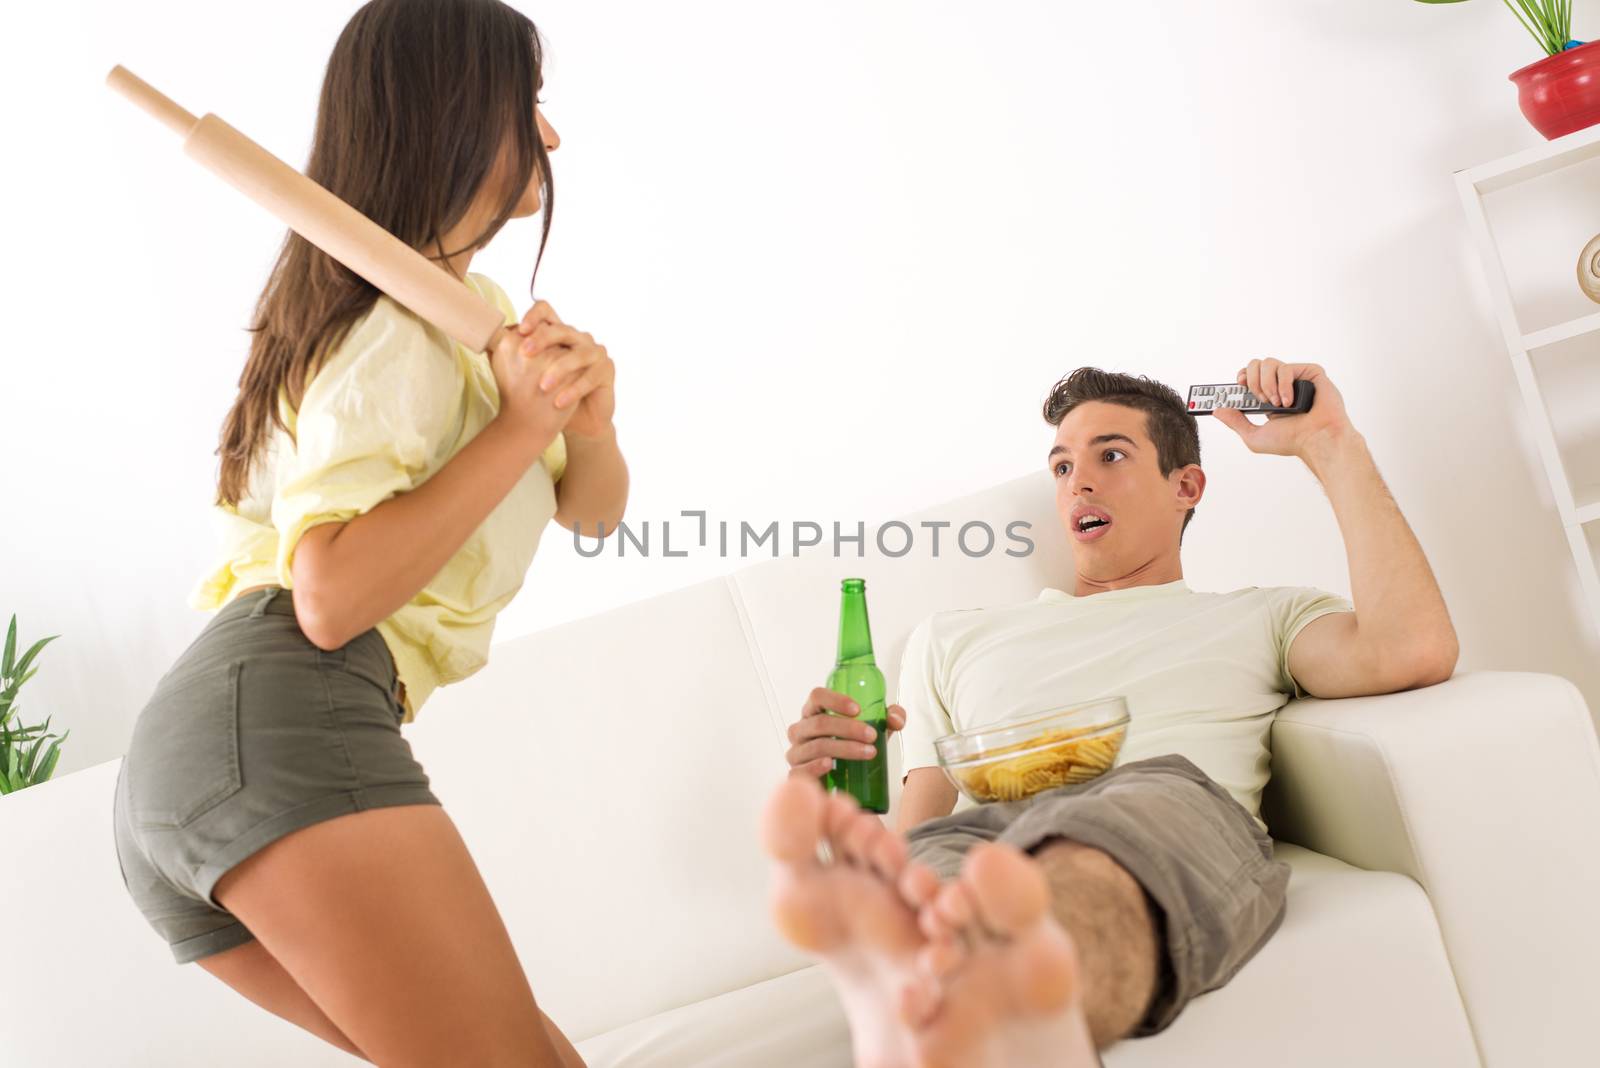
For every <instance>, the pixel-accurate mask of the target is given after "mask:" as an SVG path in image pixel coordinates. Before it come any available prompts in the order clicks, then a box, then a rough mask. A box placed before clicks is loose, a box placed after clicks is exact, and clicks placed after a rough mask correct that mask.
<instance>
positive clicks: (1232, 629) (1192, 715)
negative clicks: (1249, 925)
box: [897, 579, 1355, 827]
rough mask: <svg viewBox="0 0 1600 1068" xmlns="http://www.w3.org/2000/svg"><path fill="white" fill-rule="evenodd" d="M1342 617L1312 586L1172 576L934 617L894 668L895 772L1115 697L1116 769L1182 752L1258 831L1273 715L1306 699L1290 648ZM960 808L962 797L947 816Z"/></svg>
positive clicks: (1333, 599) (1340, 604)
mask: <svg viewBox="0 0 1600 1068" xmlns="http://www.w3.org/2000/svg"><path fill="white" fill-rule="evenodd" d="M1353 611H1355V605H1353V604H1352V603H1351V602H1350V601H1349V600H1347V599H1346V598H1343V597H1340V596H1338V595H1336V594H1332V593H1328V592H1327V591H1325V590H1319V589H1316V588H1314V587H1311V586H1269V587H1266V588H1260V587H1255V586H1251V587H1248V588H1246V589H1242V590H1235V591H1233V592H1232V593H1199V592H1196V591H1194V590H1191V589H1190V588H1189V586H1188V584H1187V583H1185V582H1184V580H1183V579H1177V580H1176V581H1173V582H1168V583H1164V584H1161V585H1156V586H1130V587H1127V588H1126V589H1120V590H1105V591H1103V592H1100V593H1093V594H1089V595H1087V596H1083V597H1076V596H1074V595H1072V594H1070V593H1067V592H1065V591H1063V590H1057V589H1048V588H1047V589H1045V590H1044V591H1042V592H1041V593H1040V594H1039V596H1038V597H1037V598H1035V599H1034V600H1032V601H1024V602H1022V603H1021V604H1011V605H1002V606H999V607H995V608H982V609H958V610H956V611H952V612H939V613H937V614H935V615H933V616H931V617H930V618H928V619H926V620H924V621H923V622H922V623H920V624H918V626H917V628H916V629H915V630H914V631H912V632H911V637H910V638H909V639H907V641H906V651H905V656H904V659H903V660H902V661H901V666H900V689H899V693H898V695H897V700H898V702H899V703H900V705H901V707H903V708H904V709H905V710H906V726H905V730H904V731H902V732H901V733H900V735H899V738H900V744H901V755H902V757H903V758H904V763H903V764H902V767H903V768H904V769H905V770H906V771H908V772H909V771H911V770H912V769H913V768H922V767H938V766H939V758H938V754H937V751H936V750H935V749H934V746H933V740H934V739H935V738H937V737H939V736H940V735H944V734H950V733H953V732H954V731H959V730H970V729H971V728H973V727H977V726H982V725H984V724H990V723H995V722H998V721H1000V720H1003V719H1010V718H1012V717H1015V716H1022V715H1027V714H1030V713H1043V712H1046V711H1049V710H1050V709H1053V708H1061V707H1063V706H1065V705H1069V704H1077V703H1079V702H1082V701H1092V700H1097V699H1099V698H1101V697H1110V696H1113V695H1119V694H1120V695H1121V696H1123V697H1126V698H1127V701H1128V717H1129V719H1128V734H1127V737H1126V739H1125V740H1124V742H1123V743H1122V749H1121V750H1120V751H1119V752H1118V753H1117V759H1116V764H1118V765H1121V764H1127V763H1129V762H1131V761H1135V760H1143V759H1145V758H1146V757H1153V756H1160V755H1162V754H1165V753H1179V754H1182V755H1183V756H1186V757H1188V758H1189V759H1190V760H1192V761H1193V762H1194V763H1195V765H1196V766H1198V767H1199V768H1200V770H1201V771H1203V772H1205V773H1206V774H1207V775H1209V776H1210V777H1211V778H1212V779H1214V780H1215V781H1216V782H1217V783H1218V784H1219V785H1221V786H1222V787H1223V788H1224V789H1226V790H1227V791H1228V793H1229V794H1230V795H1232V797H1233V799H1234V800H1235V801H1237V802H1239V804H1241V805H1243V806H1244V807H1245V809H1246V810H1247V811H1248V812H1249V813H1250V814H1251V815H1252V816H1254V817H1255V818H1256V821H1257V822H1258V823H1260V821H1261V816H1260V811H1261V790H1262V788H1263V787H1265V786H1266V785H1267V777H1268V775H1269V774H1270V772H1271V766H1272V753H1271V750H1270V749H1269V747H1268V737H1267V734H1268V731H1269V730H1271V728H1272V719H1273V715H1274V714H1275V713H1276V712H1277V711H1278V709H1280V708H1282V707H1283V706H1284V705H1285V704H1287V703H1288V702H1289V700H1290V698H1291V697H1302V696H1305V691H1304V690H1303V689H1302V688H1301V686H1300V683H1299V681H1298V680H1297V679H1295V678H1294V676H1293V675H1291V674H1290V672H1289V646H1290V645H1292V644H1293V642H1294V640H1295V638H1296V637H1297V636H1298V635H1299V634H1300V631H1301V629H1302V628H1304V627H1305V625H1306V624H1307V623H1310V622H1311V621H1312V620H1313V619H1317V618H1319V617H1321V616H1325V615H1327V614H1328V613H1329V612H1353ZM971 807H972V804H971V802H970V801H968V800H967V798H966V796H965V795H963V796H962V798H961V803H960V804H959V805H958V806H957V811H961V810H963V809H967V808H971ZM1261 825H1262V826H1263V827H1265V826H1266V825H1265V824H1264V823H1263V824H1261Z"/></svg>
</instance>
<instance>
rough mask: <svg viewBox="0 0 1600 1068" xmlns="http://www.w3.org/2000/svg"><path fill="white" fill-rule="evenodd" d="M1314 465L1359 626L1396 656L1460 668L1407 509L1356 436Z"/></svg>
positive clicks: (1320, 445) (1328, 445)
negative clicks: (1339, 542)
mask: <svg viewBox="0 0 1600 1068" xmlns="http://www.w3.org/2000/svg"><path fill="white" fill-rule="evenodd" d="M1304 459H1305V462H1306V466H1307V467H1309V468H1311V471H1312V473H1313V474H1315V475H1316V476H1317V478H1318V479H1319V480H1320V481H1321V482H1322V486H1323V489H1324V490H1325V491H1326V492H1327V494H1328V500H1329V501H1330V502H1331V503H1332V505H1333V513H1334V515H1335V517H1337V519H1338V521H1339V530H1340V531H1341V532H1342V533H1343V535H1344V544H1345V552H1346V554H1347V555H1348V556H1349V563H1350V586H1351V594H1352V597H1351V600H1352V601H1354V603H1355V608H1356V626H1357V628H1358V630H1359V632H1360V633H1361V634H1362V635H1363V636H1364V637H1365V638H1367V639H1369V640H1370V641H1372V643H1373V648H1375V649H1378V650H1381V651H1383V652H1385V653H1388V654H1390V655H1394V654H1396V653H1399V654H1402V655H1406V656H1410V657H1435V658H1438V659H1439V660H1440V661H1442V662H1444V663H1447V664H1451V665H1453V664H1454V663H1455V660H1456V655H1457V653H1458V651H1459V645H1458V642H1457V639H1456V631H1455V627H1454V625H1452V624H1451V622H1450V612H1449V610H1448V609H1447V608H1446V607H1445V603H1444V595H1443V594H1442V593H1441V592H1440V591H1439V584H1438V582H1437V581H1435V579H1434V577H1433V569H1432V568H1431V567H1429V566H1428V558H1427V556H1426V555H1425V554H1424V553H1423V551H1422V546H1421V545H1420V544H1419V543H1418V542H1417V539H1416V536H1415V535H1414V534H1412V532H1411V527H1410V525H1409V524H1408V523H1407V522H1406V520H1405V516H1403V515H1401V514H1400V506H1399V505H1398V504H1396V503H1395V500H1394V498H1393V497H1392V496H1390V494H1389V489H1388V487H1387V486H1385V485H1384V482H1383V476H1382V475H1380V474H1379V473H1378V466H1377V464H1376V463H1375V462H1374V461H1373V459H1372V454H1371V453H1370V452H1369V451H1367V442H1366V438H1364V437H1362V436H1361V434H1359V433H1357V432H1356V431H1354V430H1347V431H1345V432H1343V433H1340V434H1331V435H1329V436H1328V437H1326V438H1320V439H1318V440H1317V442H1316V443H1315V444H1314V445H1313V446H1309V447H1308V448H1307V450H1306V453H1305V455H1304Z"/></svg>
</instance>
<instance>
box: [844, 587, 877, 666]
mask: <svg viewBox="0 0 1600 1068" xmlns="http://www.w3.org/2000/svg"><path fill="white" fill-rule="evenodd" d="M839 663H840V664H872V663H875V661H874V660H873V659H872V628H871V627H870V626H868V624H867V594H866V591H865V590H846V591H845V592H844V593H843V594H841V599H840V602H839Z"/></svg>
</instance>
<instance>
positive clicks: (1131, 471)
mask: <svg viewBox="0 0 1600 1068" xmlns="http://www.w3.org/2000/svg"><path fill="white" fill-rule="evenodd" d="M1044 418H1045V422H1047V423H1049V424H1051V425H1052V426H1054V427H1055V428H1056V435H1055V441H1054V442H1053V443H1052V445H1051V448H1050V453H1049V466H1050V471H1051V474H1052V475H1053V477H1054V478H1055V483H1056V511H1057V512H1058V513H1059V514H1060V516H1061V522H1062V524H1063V525H1064V526H1065V527H1066V529H1067V537H1068V538H1070V539H1071V541H1072V545H1073V555H1074V559H1075V561H1076V565H1077V572H1078V587H1079V589H1078V595H1079V596H1083V595H1084V594H1085V593H1094V592H1097V591H1099V590H1106V589H1120V588H1122V587H1126V586H1142V585H1152V584H1159V583H1165V582H1172V581H1175V580H1176V579H1179V578H1182V577H1183V570H1182V566H1181V564H1180V563H1179V558H1178V550H1179V547H1180V546H1181V545H1182V544H1183V531H1184V529H1185V528H1187V527H1188V525H1189V520H1190V519H1192V518H1193V517H1194V509H1195V505H1196V504H1197V503H1198V502H1199V500H1200V497H1201V495H1202V494H1203V493H1204V492H1205V484H1206V476H1205V472H1203V471H1202V470H1201V469H1200V434H1199V430H1198V429H1197V427H1196V424H1195V418H1194V416H1192V415H1190V414H1189V411H1188V409H1187V408H1185V407H1184V404H1183V400H1182V398H1180V397H1179V396H1178V394H1177V393H1176V392H1174V391H1173V390H1172V389H1171V388H1170V387H1168V386H1164V385H1162V384H1161V383H1160V382H1154V381H1151V380H1150V379H1148V378H1145V377H1143V376H1140V377H1137V378H1135V377H1134V376H1132V375H1124V374H1115V373H1113V372H1110V371H1102V370H1100V369H1099V368H1095V367H1080V368H1079V369H1078V370H1076V371H1073V372H1072V373H1071V374H1069V375H1067V376H1066V377H1065V378H1063V379H1061V381H1059V382H1057V383H1056V384H1055V386H1054V387H1053V388H1052V389H1051V390H1050V396H1049V398H1048V399H1046V401H1045V403H1044ZM1085 515H1093V516H1095V517H1096V518H1099V519H1102V520H1109V523H1108V524H1107V525H1105V526H1102V527H1099V528H1097V529H1098V533H1096V532H1092V531H1091V532H1088V533H1085V532H1083V531H1081V530H1080V521H1081V520H1082V519H1083V517H1084V516H1085Z"/></svg>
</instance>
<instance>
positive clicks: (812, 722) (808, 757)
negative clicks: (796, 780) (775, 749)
mask: <svg viewBox="0 0 1600 1068" xmlns="http://www.w3.org/2000/svg"><path fill="white" fill-rule="evenodd" d="M886 711H887V712H888V714H889V726H888V729H887V730H885V731H884V735H883V737H884V740H885V741H887V740H888V738H889V736H890V735H891V734H893V733H894V732H895V731H897V730H899V729H901V728H902V727H904V726H905V725H906V710H905V709H903V708H901V707H900V706H899V705H890V706H889V707H888V708H887V709H886ZM829 712H837V713H839V715H841V716H858V715H860V714H861V706H860V705H858V704H856V702H854V701H852V700H851V699H850V698H848V697H846V696H845V695H844V694H842V693H839V692H838V691H837V690H830V689H828V688H827V687H826V686H818V687H817V688H816V689H814V690H812V691H811V696H809V697H807V698H806V703H805V706H804V707H803V708H801V709H800V718H799V719H797V720H795V721H794V722H793V723H791V724H789V751H788V753H786V754H784V756H785V759H787V760H788V761H789V775H790V777H796V776H800V777H806V778H812V779H818V778H821V777H822V776H824V775H826V774H827V773H828V772H829V771H831V770H833V762H834V760H835V759H842V760H870V759H872V757H873V756H874V755H875V754H876V751H875V750H874V749H873V747H872V740H873V739H874V738H876V737H877V736H878V732H877V731H875V730H873V729H872V727H871V725H869V724H866V723H852V722H849V721H848V720H844V719H840V718H839V716H830V715H828V714H827V713H829Z"/></svg>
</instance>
